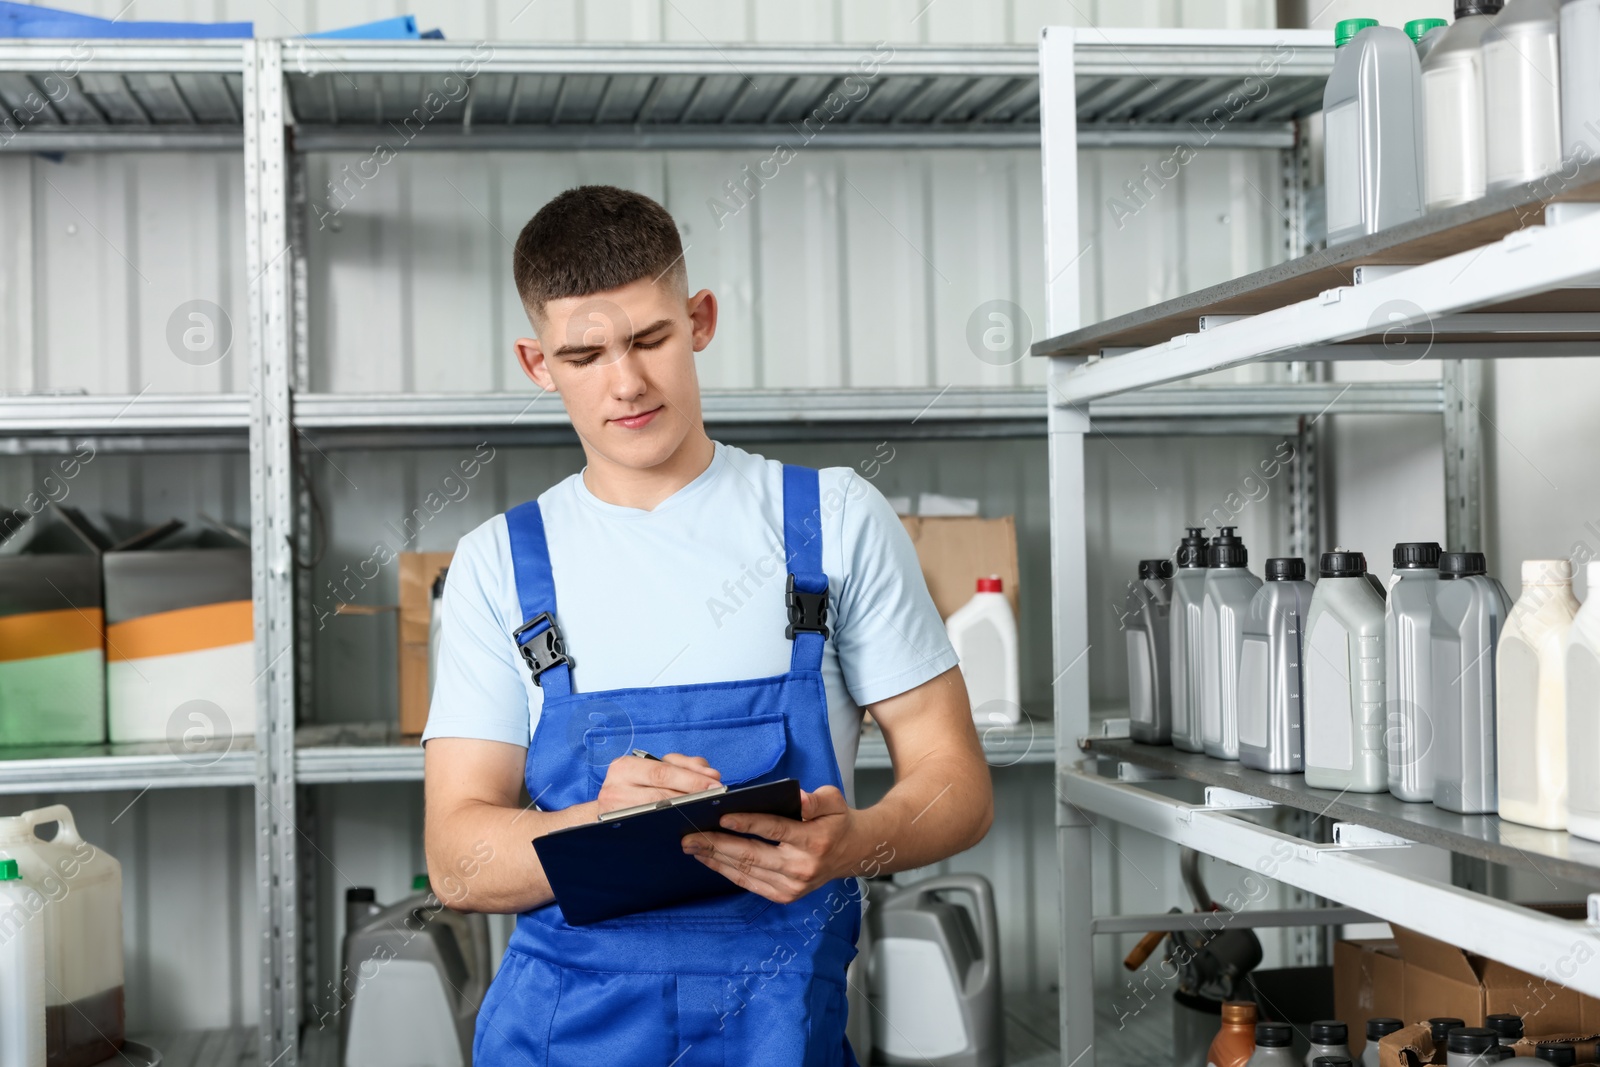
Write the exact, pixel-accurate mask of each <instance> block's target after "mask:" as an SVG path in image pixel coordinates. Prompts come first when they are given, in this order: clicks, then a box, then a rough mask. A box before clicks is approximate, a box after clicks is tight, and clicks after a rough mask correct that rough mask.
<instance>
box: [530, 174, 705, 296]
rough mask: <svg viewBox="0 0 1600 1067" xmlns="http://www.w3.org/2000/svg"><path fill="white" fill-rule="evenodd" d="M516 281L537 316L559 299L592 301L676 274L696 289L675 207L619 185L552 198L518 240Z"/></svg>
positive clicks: (678, 279) (677, 279)
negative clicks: (691, 281) (644, 280)
mask: <svg viewBox="0 0 1600 1067" xmlns="http://www.w3.org/2000/svg"><path fill="white" fill-rule="evenodd" d="M511 271H512V277H513V278H515V279H516V283H517V294H518V295H519V296H521V297H522V303H523V306H524V307H526V308H527V309H528V312H529V314H531V315H533V316H535V317H542V316H543V315H544V307H545V304H547V303H548V302H549V301H551V300H559V299H561V298H562V297H569V296H588V295H589V294H591V293H603V292H607V291H608V290H611V289H620V288H621V287H622V286H624V285H628V284H629V283H631V282H636V281H638V280H639V279H640V278H649V279H651V280H655V279H658V278H660V277H661V276H662V275H665V274H668V273H671V274H672V276H673V277H672V281H673V282H674V284H677V285H679V286H681V287H682V288H683V289H684V290H685V291H687V289H688V274H687V271H686V270H685V269H684V265H683V242H682V241H681V240H679V238H678V227H677V224H676V223H674V222H673V221H672V216H671V215H669V214H667V209H666V208H664V207H662V206H661V205H660V204H658V203H656V202H655V201H654V200H652V199H650V198H649V197H648V196H645V195H644V194H643V193H636V192H633V191H632V190H629V189H618V188H617V187H616V186H614V185H580V186H578V187H577V188H576V189H568V190H567V191H566V192H564V193H562V194H561V195H560V196H557V197H556V198H555V199H554V200H551V201H550V202H549V203H548V204H546V205H545V206H544V207H542V208H540V209H539V213H538V214H536V215H534V216H533V218H531V219H529V220H528V224H527V225H526V226H524V227H523V228H522V232H521V233H520V234H518V235H517V244H516V249H515V251H514V253H513V255H512V266H511Z"/></svg>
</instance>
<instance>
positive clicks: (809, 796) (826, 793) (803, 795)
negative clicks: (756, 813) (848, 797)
mask: <svg viewBox="0 0 1600 1067" xmlns="http://www.w3.org/2000/svg"><path fill="white" fill-rule="evenodd" d="M849 807H850V806H849V805H848V804H846V803H845V800H844V794H843V793H841V792H839V790H838V789H836V788H834V787H833V786H831V785H825V786H823V787H822V788H821V789H818V790H817V791H816V792H814V793H807V792H805V791H804V790H801V792H800V818H802V819H805V820H806V821H807V822H809V821H810V820H812V819H819V818H821V817H822V816H824V815H843V814H844V813H845V812H846V811H848V810H849ZM761 836H762V837H765V836H767V835H766V834H762V835H761Z"/></svg>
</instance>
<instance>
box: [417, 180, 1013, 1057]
mask: <svg viewBox="0 0 1600 1067" xmlns="http://www.w3.org/2000/svg"><path fill="white" fill-rule="evenodd" d="M514 274H515V279H516V285H517V290H518V293H519V294H520V296H521V298H522V301H523V304H524V306H525V308H526V310H527V313H528V318H529V321H530V323H531V324H532V326H533V331H534V334H535V336H534V337H527V338H522V339H520V340H518V341H517V342H516V350H517V357H518V359H519V360H520V362H521V364H522V367H523V370H524V371H526V373H527V375H528V377H530V378H532V379H533V381H534V382H535V383H537V384H538V385H539V386H540V387H541V388H542V389H545V390H548V391H551V392H555V393H558V394H560V396H561V399H562V402H563V403H564V404H565V406H566V410H567V414H568V416H569V417H570V418H571V420H572V425H573V428H574V429H575V430H576V431H577V434H578V438H579V440H580V441H581V443H582V445H583V450H584V456H585V459H586V460H587V466H586V467H585V468H584V469H583V471H582V472H580V473H579V474H575V475H573V476H571V477H569V478H566V479H565V480H563V481H562V482H560V483H558V484H557V485H555V486H553V487H551V488H550V489H548V490H546V491H545V492H544V493H542V494H540V496H539V498H538V500H537V501H536V502H532V503H529V504H524V505H521V506H520V507H518V508H514V509H512V510H511V511H510V512H508V513H506V514H505V515H502V516H496V517H495V518H494V519H491V520H490V521H489V522H487V523H485V524H484V525H482V526H480V527H479V528H478V529H476V530H474V531H473V532H471V533H469V534H468V535H467V536H466V537H464V538H462V539H461V544H460V547H459V549H458V550H457V552H456V555H455V558H454V561H453V563H452V564H451V568H450V577H449V581H448V582H447V583H446V588H445V593H444V601H443V608H442V610H443V616H444V622H443V632H442V638H441V648H440V652H439V664H438V674H437V682H436V685H435V690H434V698H433V706H432V708H431V711H430V714H429V719H428V726H427V730H426V732H425V733H424V735H423V741H424V744H425V745H426V766H427V772H426V780H427V784H426V796H427V831H426V848H427V857H428V870H429V874H430V876H431V878H432V880H433V884H434V885H435V886H441V885H448V886H450V887H451V891H450V893H449V894H448V896H447V900H448V902H449V903H450V904H451V905H452V906H453V907H455V908H457V909H458V910H463V911H479V912H499V913H510V912H516V913H518V919H517V927H516V933H515V935H514V936H513V937H512V939H511V944H510V947H509V950H508V951H507V953H506V956H505V959H504V961H503V962H502V964H501V968H500V970H499V972H498V974H497V975H496V977H495V980H494V983H493V985H492V987H491V988H490V990H489V994H488V996H487V997H486V998H485V1000H484V1003H483V1005H482V1008H481V1009H480V1012H479V1015H478V1028H477V1035H476V1038H475V1041H474V1055H473V1062H474V1063H475V1064H476V1065H477V1067H501V1065H506V1067H512V1065H518V1067H520V1065H524V1064H534V1063H537V1064H541V1065H544V1064H548V1065H550V1067H565V1065H579V1064H581V1065H583V1067H592V1065H594V1064H597V1063H604V1064H628V1065H659V1067H668V1065H673V1067H694V1065H697V1064H717V1065H719V1067H720V1065H730V1067H731V1065H734V1064H761V1065H764V1067H783V1065H795V1067H799V1065H801V1064H806V1065H811V1064H816V1065H829V1067H832V1065H839V1064H846V1065H851V1064H854V1063H855V1062H856V1061H855V1058H854V1056H853V1054H852V1053H851V1051H850V1048H849V1045H848V1043H847V1042H846V1040H845V1038H844V1027H845V1015H846V1007H845V1005H846V1000H845V996H846V987H845V968H846V966H847V964H848V963H849V961H850V958H851V957H852V956H853V955H854V954H855V948H854V945H855V940H856V935H857V932H858V930H859V925H860V896H861V893H860V888H859V886H860V882H859V879H860V878H861V877H864V876H872V875H878V874H887V873H890V872H893V871H896V870H904V869H909V868H915V867H920V866H923V865H925V864H928V863H933V862H935V861H937V860H940V859H943V858H945V857H947V856H950V855H952V854H954V853H956V852H960V851H962V850H963V849H966V848H969V847H971V846H972V845H973V844H975V843H976V842H977V841H979V840H980V839H981V838H982V837H983V835H984V833H985V832H986V831H987V830H988V827H989V824H990V821H991V820H992V818H993V809H992V797H991V793H990V784H989V775H988V768H987V766H986V765H985V763H984V760H983V754H982V749H981V747H980V746H979V744H978V740H977V735H976V731H975V729H974V727H973V722H972V715H971V711H970V709H969V708H968V705H967V696H966V689H965V686H964V684H963V682H962V679H961V675H960V673H959V669H958V668H957V666H956V657H955V654H954V652H953V650H952V649H951V647H950V644H949V642H948V640H947V639H946V637H945V633H944V628H943V626H942V624H941V623H940V620H939V616H938V613H937V611H936V610H935V609H934V606H933V602H932V599H931V598H930V597H929V595H928V591H927V587H926V585H925V584H924V582H923V579H922V574H921V571H920V569H919V568H918V566H917V560H916V555H915V552H914V551H913V549H912V546H911V543H910V539H909V538H908V537H907V536H906V534H905V531H904V529H903V528H902V527H901V525H900V523H899V520H898V519H897V518H896V516H895V514H894V512H893V511H892V510H891V509H890V507H889V506H888V503H887V502H886V501H885V500H884V499H883V497H882V495H881V494H880V493H879V492H878V491H877V490H876V489H875V488H873V487H872V486H871V485H870V484H869V483H868V482H867V481H866V480H865V479H863V478H862V477H860V476H859V475H858V474H857V473H856V472H855V471H854V470H853V469H851V468H848V467H834V468H828V469H826V470H823V471H820V472H818V471H815V470H811V469H809V468H803V467H785V466H784V465H783V464H780V463H778V462H776V461H772V460H766V459H763V458H762V457H760V456H756V455H753V454H751V453H748V452H745V451H743V450H741V449H737V448H733V447H731V446H728V445H724V444H721V443H718V442H714V441H712V440H711V439H710V438H709V437H707V436H706V432H705V428H704V426H703V425H702V422H701V414H700V392H699V384H698V380H697V378H696V374H695V362H694V355H695V353H696V352H700V351H702V350H704V349H705V348H706V346H707V345H709V344H710V343H711V338H712V336H713V335H714V334H715V332H716V326H717V301H716V298H715V297H714V296H713V295H712V294H711V293H710V292H709V291H707V290H701V291H699V292H697V293H695V294H694V295H692V296H691V295H689V292H688V282H687V270H686V267H685V264H684V260H683V248H682V246H681V244H680V242H679V238H678V232H677V228H676V226H675V225H674V223H673V221H672V218H671V216H669V215H668V214H667V212H666V211H665V210H664V209H663V208H662V207H661V206H660V205H659V204H657V203H655V202H654V201H652V200H650V199H649V198H647V197H644V196H641V195H639V194H637V193H632V192H627V191H624V190H621V189H616V188H612V187H609V186H585V187H582V188H577V189H572V190H569V191H568V192H566V193H563V194H561V195H560V196H558V197H556V198H555V199H554V200H552V201H551V202H550V203H548V204H546V205H545V206H544V207H543V208H542V209H541V210H540V211H539V213H538V214H537V215H535V216H534V217H533V219H532V220H531V221H530V222H529V223H528V224H527V226H526V227H524V228H523V231H522V233H521V235H520V236H519V237H518V239H517V245H516V250H515V256H514ZM795 358H797V359H800V358H806V357H805V353H802V352H796V353H795ZM880 458H881V457H880ZM558 594H559V595H558ZM558 605H559V606H558ZM530 623H532V625H529V624H530ZM863 708H869V709H870V710H871V712H872V714H873V718H874V719H875V720H876V721H877V723H878V725H879V726H880V727H881V728H882V730H883V733H884V736H885V739H886V740H887V742H888V746H889V752H890V755H891V757H892V758H893V761H894V768H895V785H894V787H893V788H892V789H891V790H890V791H889V792H888V794H887V795H886V796H885V797H884V798H883V799H882V800H880V801H879V802H878V803H876V804H873V805H872V806H870V807H867V808H855V807H852V806H850V805H851V800H852V793H853V789H852V779H853V771H854V764H855V754H856V745H857V741H858V739H859V736H860V730H861V712H862V709H863ZM635 750H638V751H640V752H643V753H645V755H631V754H629V753H632V752H633V751H635ZM655 757H659V758H655ZM783 777H793V778H797V779H799V780H800V784H801V786H802V789H803V793H802V819H801V820H800V821H795V820H790V819H782V818H778V817H773V816H755V815H742V816H733V815H730V816H724V818H723V822H722V825H723V827H724V828H726V829H728V830H734V831H739V832H740V833H741V834H750V835H755V837H756V838H761V839H764V840H757V839H755V838H752V837H748V836H739V835H736V834H724V833H718V832H714V833H707V834H697V835H691V836H689V837H686V838H685V839H684V842H683V848H684V850H685V852H687V853H689V854H690V855H693V856H694V857H695V858H696V859H697V860H698V861H699V862H701V863H703V864H705V865H706V866H708V867H709V868H711V869H712V870H714V871H716V872H718V873H720V874H722V875H723V876H725V877H726V878H727V879H728V880H729V881H731V882H733V883H735V884H736V885H738V886H740V887H742V888H743V889H744V890H746V892H738V893H733V894H729V895H724V896H721V897H716V898H713V899H710V900H704V901H697V902H694V903H691V904H686V905H680V906H676V907H668V908H661V909H657V910H654V911H648V912H642V913H639V914H636V915H631V916H626V917H623V918H618V919H610V920H606V921H603V922H599V923H593V924H589V925H580V926H573V925H569V924H568V923H567V922H566V921H565V919H564V918H563V916H562V913H561V908H560V907H559V905H557V904H555V903H554V902H553V894H552V892H551V889H550V886H549V883H548V881H547V880H546V879H545V876H544V873H543V871H542V869H541V868H540V865H539V860H538V857H537V855H536V854H535V851H534V849H533V847H532V846H531V844H530V842H531V840H532V839H533V838H536V837H539V836H540V835H542V834H546V833H549V832H550V831H552V830H557V829H560V828H562V827H566V826H572V825H574V824H577V823H584V822H593V821H594V820H595V819H596V818H597V817H598V816H599V815H600V814H601V813H602V812H607V811H611V810H614V809H617V808H622V807H628V806H630V805H635V804H640V803H646V802H651V801H655V800H658V799H661V798H664V797H672V796H680V795H682V794H685V793H693V792H698V791H701V790H704V789H707V788H709V787H713V786H716V785H719V784H722V785H728V786H736V785H738V784H740V783H744V782H751V781H770V780H774V779H777V778H783ZM524 784H526V786H527V790H528V795H529V797H531V798H532V804H531V806H524V805H523V804H522V803H520V798H521V793H520V790H521V787H522V786H523V785H524ZM768 842H773V843H770V844H769V843H768Z"/></svg>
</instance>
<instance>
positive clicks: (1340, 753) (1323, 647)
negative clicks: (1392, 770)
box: [1301, 548, 1389, 793]
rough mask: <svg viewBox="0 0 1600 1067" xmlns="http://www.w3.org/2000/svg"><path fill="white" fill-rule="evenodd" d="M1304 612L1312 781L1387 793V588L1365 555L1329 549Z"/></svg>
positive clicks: (1309, 782)
mask: <svg viewBox="0 0 1600 1067" xmlns="http://www.w3.org/2000/svg"><path fill="white" fill-rule="evenodd" d="M1317 571H1318V574H1319V576H1320V580H1319V581H1318V582H1317V584H1316V586H1315V588H1314V589H1313V591H1312V594H1311V608H1310V610H1309V611H1308V612H1307V613H1306V641H1305V660H1304V663H1303V665H1302V667H1301V673H1302V675H1303V676H1304V678H1305V693H1304V695H1303V697H1302V710H1303V714H1304V715H1305V733H1304V738H1305V747H1306V754H1305V766H1306V785H1309V786H1312V787H1313V788H1316V789H1345V790H1349V791H1351V792H1354V793H1381V792H1383V791H1384V790H1385V789H1387V788H1388V787H1389V768H1388V759H1387V755H1386V753H1385V751H1384V740H1383V725H1384V723H1383V717H1384V699H1383V686H1384V667H1383V594H1382V592H1380V591H1379V589H1378V588H1377V587H1376V586H1374V585H1373V584H1372V583H1371V582H1369V581H1368V580H1367V557H1366V556H1364V555H1362V554H1361V553H1360V552H1347V551H1345V550H1344V549H1342V548H1336V549H1334V550H1333V551H1332V552H1324V553H1323V554H1322V559H1321V560H1320V561H1319V565H1318V567H1317Z"/></svg>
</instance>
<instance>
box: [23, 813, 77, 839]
mask: <svg viewBox="0 0 1600 1067" xmlns="http://www.w3.org/2000/svg"><path fill="white" fill-rule="evenodd" d="M22 817H23V818H24V819H26V820H28V829H29V830H30V831H34V832H37V830H38V828H39V827H40V826H43V825H44V824H45V823H48V822H53V823H56V824H58V825H59V829H57V830H56V837H55V839H56V840H57V841H59V842H60V843H61V844H63V845H81V844H83V838H82V837H79V836H78V824H77V823H76V822H74V821H73V819H72V809H71V808H69V807H67V806H66V805H65V804H51V805H50V806H49V807H44V808H34V809H33V810H32V811H25V812H23V813H22Z"/></svg>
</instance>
